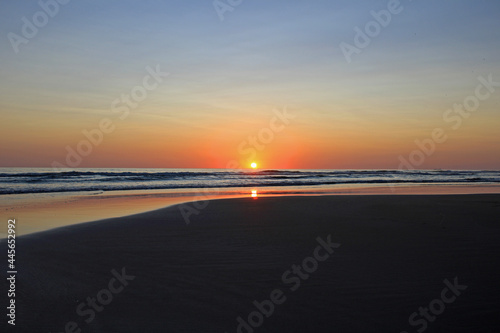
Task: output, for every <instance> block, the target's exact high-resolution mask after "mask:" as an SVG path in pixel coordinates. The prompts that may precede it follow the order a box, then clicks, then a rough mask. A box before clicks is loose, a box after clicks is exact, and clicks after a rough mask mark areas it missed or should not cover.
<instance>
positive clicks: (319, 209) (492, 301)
mask: <svg viewBox="0 0 500 333" xmlns="http://www.w3.org/2000/svg"><path fill="white" fill-rule="evenodd" d="M499 213H500V195H499V194H475V195H433V196H429V195H357V196H352V195H351V196H347V195H346V196H340V195H337V196H289V197H262V198H259V199H257V200H255V199H252V198H251V197H247V198H239V199H221V200H213V201H211V202H210V204H209V205H207V206H206V208H204V209H203V212H202V213H200V214H198V215H193V218H192V221H191V223H190V224H189V225H186V224H185V222H184V220H183V217H182V214H181V213H180V211H179V209H177V207H175V206H174V207H172V206H171V207H166V208H162V209H158V210H154V211H150V212H146V213H141V214H136V215H131V216H126V217H122V218H112V219H106V220H101V221H94V222H89V223H82V224H78V225H72V226H66V227H63V228H58V229H53V230H49V231H45V232H40V233H35V234H30V235H25V236H22V237H20V238H19V240H18V243H17V247H16V251H18V252H17V260H19V264H18V265H19V274H18V276H17V278H18V285H19V287H18V290H19V291H20V293H19V295H18V296H17V300H16V302H18V304H19V307H18V311H19V316H18V320H17V324H16V331H18V332H31V331H33V330H36V331H47V332H50V331H54V332H60V331H64V325H65V324H66V323H68V322H70V321H71V322H75V323H76V324H77V325H78V327H80V328H81V329H82V331H83V332H87V331H89V332H105V331H119V332H136V331H138V330H141V331H145V330H147V331H148V332H160V331H165V330H168V331H185V332H237V328H238V325H240V323H241V321H240V320H239V319H238V318H242V320H244V321H245V322H246V323H247V324H246V325H249V324H248V322H249V319H248V318H249V316H250V315H251V314H252V313H253V312H256V311H258V310H257V307H256V305H255V303H254V301H255V302H257V303H259V304H267V305H269V304H270V303H266V302H265V301H266V300H271V299H275V300H278V303H279V302H280V301H282V300H283V298H286V301H283V302H281V303H279V304H278V303H273V304H274V310H273V313H272V314H271V315H270V316H269V317H267V316H265V315H262V317H263V322H262V323H261V324H260V326H258V327H254V328H253V329H255V330H256V331H257V329H258V331H259V332H278V331H287V332H304V331H307V330H308V329H309V330H311V329H313V328H314V331H315V332H331V329H332V327H335V328H336V331H338V332H353V331H357V332H389V331H391V332H392V331H394V332H401V331H405V330H406V331H408V332H413V331H416V329H418V328H421V325H415V324H414V325H411V324H410V323H409V317H410V316H411V315H412V314H413V313H414V312H418V309H419V307H427V308H428V307H429V304H430V303H431V302H433V300H434V299H436V298H439V297H440V293H441V291H442V290H443V288H445V287H446V286H447V284H445V283H444V282H443V281H445V280H447V281H448V282H449V283H451V284H453V283H454V281H455V278H456V279H458V280H457V281H458V282H457V284H458V285H460V286H462V285H466V286H467V289H465V290H463V291H462V292H461V294H460V295H459V296H456V298H455V300H454V301H453V302H450V303H446V305H445V306H446V309H445V311H444V312H442V313H440V314H439V315H433V316H435V317H436V318H437V319H436V320H435V321H432V322H431V321H427V322H426V325H428V326H429V327H428V329H427V331H426V332H478V331H481V328H485V327H487V328H490V329H492V330H495V329H497V330H498V329H499V328H500V322H499V321H498V319H497V316H496V314H497V313H498V311H500V305H498V302H497V300H498V298H499V297H500V288H498V279H499V278H500V272H499V267H500V244H499V243H498V239H499V238H500V226H499V225H498V222H497V218H498V215H499ZM318 238H320V239H321V240H322V241H323V242H326V243H328V242H333V243H335V244H340V245H339V246H338V247H337V248H335V249H334V252H332V253H330V257H328V258H326V257H325V255H326V253H327V252H325V251H324V250H321V251H320V252H317V253H318V256H319V257H318V258H323V259H324V260H323V261H319V260H316V264H314V262H313V261H311V260H312V259H307V258H314V253H315V251H316V250H315V249H316V248H317V246H318V245H319V244H321V242H319V241H318ZM329 240H330V241H329ZM292 265H299V266H300V267H302V269H301V270H302V273H303V274H307V275H308V277H307V278H304V276H305V275H302V276H300V275H298V273H294V271H293V269H292V267H293V266H292ZM311 265H312V266H311ZM305 268H307V273H306V271H305ZM313 268H314V269H313ZM122 269H123V272H125V273H126V274H127V276H133V277H134V278H133V279H131V280H130V281H127V282H128V285H127V286H126V287H125V288H124V289H123V291H122V292H120V293H117V294H115V295H114V296H113V300H112V302H111V303H110V304H109V305H105V306H103V307H104V310H103V311H100V312H98V311H95V318H93V319H92V320H91V321H90V322H88V323H87V322H86V321H85V319H89V317H87V316H79V315H77V313H76V312H75V310H76V309H77V307H78V306H80V304H82V302H83V303H85V300H86V299H87V297H96V295H98V293H99V291H100V290H103V288H105V287H106V286H107V285H108V283H109V281H110V279H111V278H113V276H114V275H113V274H114V273H112V270H115V271H116V272H118V273H120V272H122ZM289 271H290V272H289ZM4 283H5V282H4ZM294 286H296V288H295V289H293V287H294ZM275 290H280V291H281V292H282V295H281V296H280V297H274V298H273V297H272V292H273V291H275ZM276 295H277V294H276V293H275V294H274V296H276ZM446 295H447V297H451V296H450V295H449V294H446ZM47 304H50V306H47ZM138 305H140V306H138ZM87 308H88V306H87V305H85V304H84V305H83V306H82V309H87ZM87 310H88V309H87ZM422 318H423V317H421V316H420V315H419V316H418V318H417V319H418V320H423V319H422ZM422 323H423V322H422ZM241 325H243V324H241ZM422 325H423V324H422ZM461 328H463V329H461ZM242 331H243V332H244V331H245V330H244V329H243V330H242Z"/></svg>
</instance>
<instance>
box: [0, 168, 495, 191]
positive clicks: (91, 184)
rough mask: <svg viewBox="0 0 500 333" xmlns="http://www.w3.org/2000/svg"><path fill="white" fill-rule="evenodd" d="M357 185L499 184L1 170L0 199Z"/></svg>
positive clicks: (463, 176) (249, 173) (324, 175)
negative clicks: (54, 195)
mask: <svg viewBox="0 0 500 333" xmlns="http://www.w3.org/2000/svg"><path fill="white" fill-rule="evenodd" d="M356 184H366V185H369V184H385V185H391V184H395V185H403V184H408V185H411V184H418V185H424V184H460V185H466V184H476V185H479V184H496V185H498V184H500V171H487V170H481V171H477V170H474V171H471V170H468V171H464V170H229V169H68V170H63V171H56V170H54V169H51V168H0V195H7V194H30V193H67V192H95V191H127V190H153V189H154V190H158V189H195V188H230V187H231V188H246V187H259V188H262V187H283V188H284V189H285V188H289V187H294V188H300V187H307V186H318V187H325V186H336V185H356Z"/></svg>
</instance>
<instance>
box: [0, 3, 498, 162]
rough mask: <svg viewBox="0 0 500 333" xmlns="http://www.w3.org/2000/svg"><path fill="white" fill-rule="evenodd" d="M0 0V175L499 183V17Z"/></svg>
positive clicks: (335, 6)
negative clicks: (441, 176) (440, 174)
mask: <svg viewBox="0 0 500 333" xmlns="http://www.w3.org/2000/svg"><path fill="white" fill-rule="evenodd" d="M59 1H60V2H56V0H41V1H17V0H4V1H2V2H0V18H1V20H0V36H1V38H0V97H1V98H0V120H1V121H0V167H71V168H77V167H81V168H85V167H137V168H142V167H144V168H246V167H248V166H249V164H250V163H251V162H253V161H255V162H257V163H258V165H259V167H261V168H274V169H300V168H306V169H398V168H399V169H405V168H406V169H413V168H415V169H437V168H439V169H490V170H499V169H500V154H499V152H500V135H499V134H500V133H499V129H500V116H499V112H500V43H499V42H498V41H500V20H499V19H498V18H499V17H500V2H499V1H494V0H490V1H481V2H479V1H463V0H457V1H444V0H436V1H424V0H413V1H411V0H405V1H403V0H401V1H397V0H390V1H373V0H370V1H351V0H349V1H348V0H339V1H327V0H307V1H306V0H275V1H270V0H220V1H218V0H216V1H211V0H191V1H185V0H171V1H166V0H149V1H148V0H146V1H138V0H137V1H131V0H109V1H97V0H87V1H83V0H72V1H68V0H59Z"/></svg>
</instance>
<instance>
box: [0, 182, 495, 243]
mask: <svg viewBox="0 0 500 333" xmlns="http://www.w3.org/2000/svg"><path fill="white" fill-rule="evenodd" d="M253 190H255V191H256V192H255V193H252V191H253ZM481 193H493V194H495V193H500V185H453V184H438V185H435V184H432V185H406V184H405V185H395V186H387V185H385V184H384V185H379V186H373V185H372V186H366V185H356V186H337V187H333V186H312V187H292V188H283V187H267V188H250V187H249V188H223V189H192V190H171V191H166V190H139V191H107V192H97V193H96V192H91V193H82V192H78V193H42V194H35V195H32V194H29V195H27V194H21V195H3V197H4V198H5V199H6V200H3V202H2V203H0V214H1V215H2V216H5V217H6V218H16V219H18V220H19V221H21V223H20V225H19V228H18V230H17V232H18V235H26V234H31V233H35V232H40V231H45V230H50V229H53V228H58V227H63V226H66V225H74V224H79V223H86V222H91V221H97V220H103V219H107V218H114V217H126V216H128V215H132V214H139V213H144V212H148V211H152V210H156V209H161V208H163V207H169V206H172V205H176V204H181V203H189V202H196V201H199V200H202V201H204V200H213V199H224V198H245V197H252V195H253V196H256V197H259V198H260V197H268V196H294V195H304V196H322V195H441V194H464V195H466V194H481ZM0 237H2V238H3V237H5V234H0Z"/></svg>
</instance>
